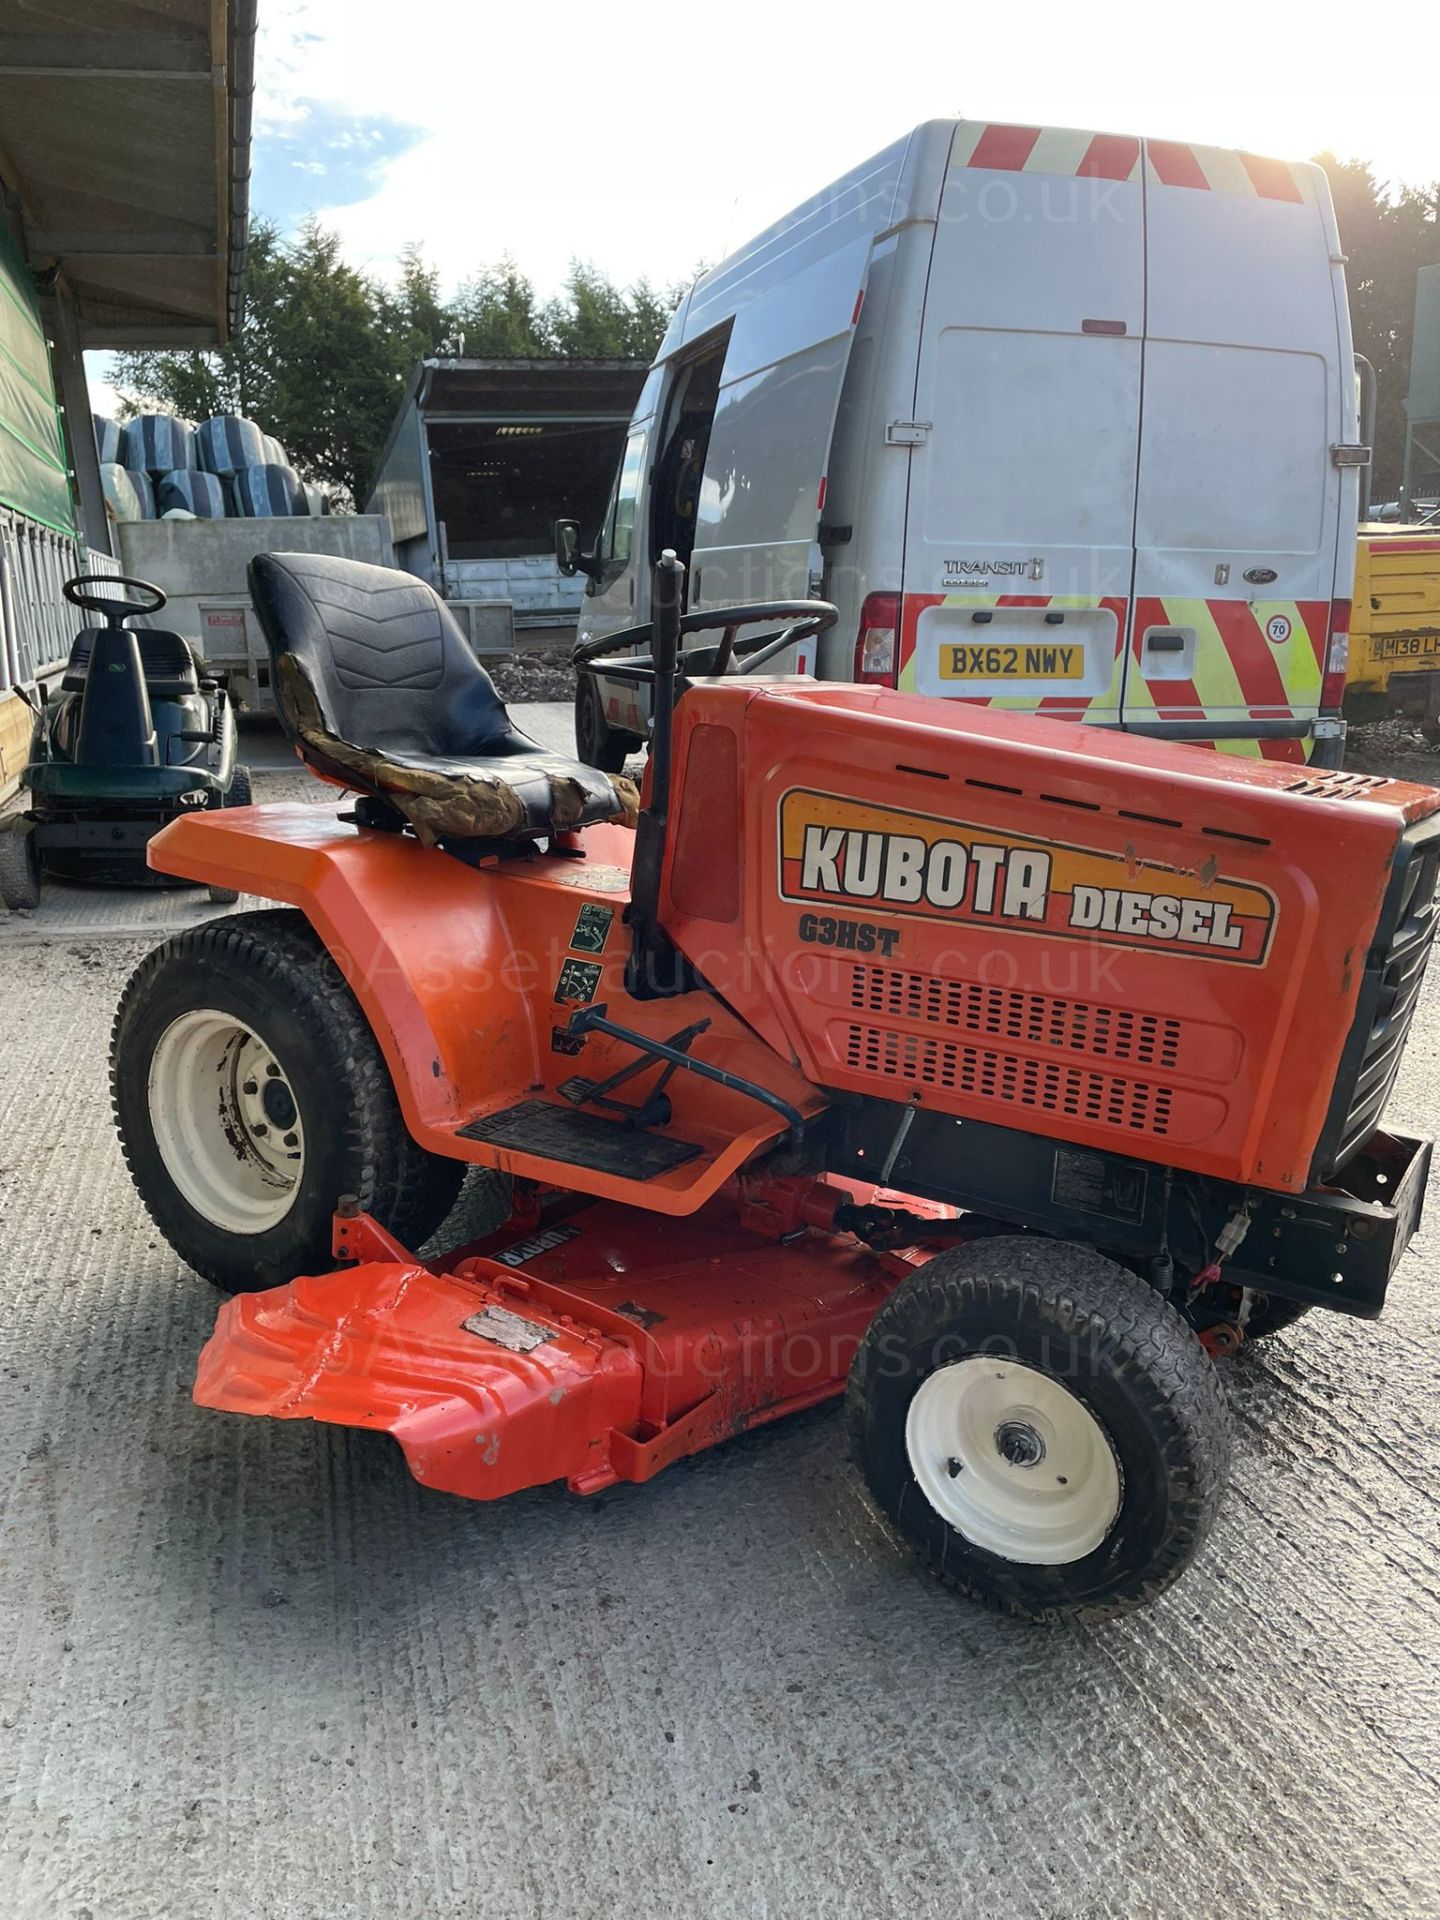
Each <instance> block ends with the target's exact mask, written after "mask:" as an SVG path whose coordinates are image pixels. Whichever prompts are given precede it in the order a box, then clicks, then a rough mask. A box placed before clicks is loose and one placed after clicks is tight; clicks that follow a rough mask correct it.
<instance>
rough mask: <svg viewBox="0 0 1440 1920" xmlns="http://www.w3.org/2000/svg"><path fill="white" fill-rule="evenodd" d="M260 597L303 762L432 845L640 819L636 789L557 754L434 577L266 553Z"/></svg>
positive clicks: (255, 565)
mask: <svg viewBox="0 0 1440 1920" xmlns="http://www.w3.org/2000/svg"><path fill="white" fill-rule="evenodd" d="M250 596H251V599H252V600H253V601H254V604H255V612H256V614H257V616H258V617H259V621H260V625H261V626H262V628H263V629H264V631H265V638H266V640H267V641H268V642H269V646H270V655H271V659H272V660H273V662H274V672H273V673H272V675H271V686H272V689H273V691H274V694H275V705H276V709H277V711H278V713H279V715H280V720H281V724H282V725H283V726H284V728H285V730H286V731H287V732H288V733H289V734H290V735H291V737H292V738H293V739H294V740H295V742H296V744H297V746H298V747H299V749H300V754H301V757H302V759H304V760H305V761H306V762H307V763H308V764H309V765H310V766H312V767H313V768H314V769H315V770H316V771H317V772H318V773H322V774H325V775H326V776H327V777H329V778H331V779H335V780H338V781H339V782H340V783H341V784H342V785H344V786H347V787H351V788H354V789H356V790H357V791H359V792H362V793H368V794H373V795H375V796H376V797H378V798H380V799H383V800H387V801H389V802H390V803H391V804H392V805H393V806H394V807H395V808H396V809H397V810H398V811H399V812H400V813H401V814H403V815H404V817H405V818H406V819H407V820H408V821H409V822H410V823H411V825H412V826H413V827H414V828H415V830H416V832H417V833H418V834H419V836H420V838H421V839H422V840H423V841H425V842H426V844H427V845H429V844H433V843H434V842H435V841H436V840H441V839H467V840H472V839H480V840H509V839H525V838H528V837H535V836H537V835H541V834H548V833H551V832H554V831H556V830H557V829H563V828H567V827H583V826H590V825H593V824H594V823H596V822H598V821H602V820H620V821H624V822H626V823H628V824H631V825H633V824H634V820H635V816H636V812H637V810H638V807H639V795H638V794H637V793H636V791H635V788H634V786H633V784H632V783H631V782H630V781H629V780H626V779H624V778H622V777H620V776H618V775H617V776H615V777H613V778H612V777H611V776H610V775H609V774H605V773H599V772H597V771H596V769H595V768H594V767H587V766H585V765H584V764H583V763H582V762H581V761H579V760H571V759H567V758H566V757H565V756H564V755H563V754H555V753H550V752H547V750H546V749H545V748H544V747H542V746H540V745H539V744H538V743H537V742H536V741H534V740H529V739H527V738H526V736H525V735H524V734H523V733H520V732H517V730H516V729H515V728H514V727H512V726H511V724H510V715H509V714H508V712H507V711H506V708H505V702H504V701H503V700H502V699H501V698H500V696H499V694H498V693H497V692H496V691H495V685H494V682H493V681H492V680H491V678H490V676H489V674H488V673H486V671H485V669H484V668H483V667H482V666H481V665H480V663H479V661H478V660H477V659H476V658H475V656H474V654H473V653H472V652H471V651H470V648H469V646H468V644H467V642H466V640H465V637H464V635H463V634H462V633H461V631H460V629H459V627H458V626H457V625H456V624H455V620H454V617H453V616H452V614H451V613H450V610H449V608H448V607H447V606H446V605H445V602H444V601H443V600H442V599H441V598H440V596H439V594H437V593H436V592H435V591H434V590H433V589H432V588H431V587H428V586H427V585H426V584H425V582H424V581H423V580H417V579H415V577H414V576H413V575H412V574H408V573H399V572H397V571H395V570H394V569H393V568H390V567H372V566H367V565H365V564H364V563H363V562H362V561H359V560H341V559H336V558H333V557H332V556H330V555H328V554H309V553H262V554H257V555H256V556H255V558H254V559H253V560H252V561H251V562H250Z"/></svg>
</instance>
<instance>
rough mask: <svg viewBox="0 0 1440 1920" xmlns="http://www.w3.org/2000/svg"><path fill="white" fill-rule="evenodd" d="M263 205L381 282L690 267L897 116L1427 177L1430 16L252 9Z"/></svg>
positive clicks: (854, 152) (677, 273) (747, 8)
mask: <svg viewBox="0 0 1440 1920" xmlns="http://www.w3.org/2000/svg"><path fill="white" fill-rule="evenodd" d="M260 18H261V44H260V52H259V89H260V90H259V94H258V97H257V101H256V128H255V160H256V168H255V183H254V191H253V198H254V204H255V206H256V208H257V210H258V211H260V212H269V213H271V214H273V215H278V216H279V217H280V218H281V219H283V220H284V221H286V222H287V223H288V222H290V221H292V220H294V219H295V218H297V217H298V216H299V215H301V214H303V213H304V212H306V211H313V212H315V213H317V214H319V216H320V217H321V219H322V220H324V221H325V222H326V223H327V224H329V225H331V226H334V227H336V228H338V229H339V231H340V233H341V234H342V236H343V238H344V241H345V244H346V248H347V251H348V253H349V254H350V256H351V257H352V258H353V259H354V260H355V261H356V262H357V263H360V262H364V263H368V264H370V265H372V266H374V267H375V268H377V269H379V270H382V271H383V270H385V269H387V268H388V267H389V266H391V265H392V263H393V261H394V259H395V257H396V255H397V254H398V252H399V250H400V248H401V247H402V246H403V245H404V244H405V242H406V241H407V240H418V241H419V242H420V243H421V244H422V245H423V247H424V249H425V252H426V254H427V256H428V257H429V258H430V259H432V260H433V261H434V262H435V263H436V264H437V265H438V267H439V268H440V271H441V275H442V278H443V280H444V281H445V282H446V283H447V286H448V284H450V283H452V282H454V281H455V280H458V279H460V278H461V277H463V276H464V274H465V273H467V272H468V271H470V270H471V269H472V268H473V267H475V266H476V265H478V264H480V263H483V262H486V261H492V260H494V259H496V258H497V257H498V256H499V255H501V254H502V253H505V252H507V251H508V252H509V253H511V254H513V256H514V257H515V259H516V260H517V262H518V263H519V264H520V266H521V267H522V268H523V269H524V270H525V271H526V272H528V273H529V274H530V275H531V277H532V278H533V279H534V280H535V281H536V282H537V284H538V285H539V287H540V288H541V291H542V292H550V291H553V290H554V289H555V288H556V286H558V284H559V282H560V281H561V279H562V278H563V276H564V272H565V268H566V264H567V262H568V260H569V259H570V257H571V256H572V255H574V254H580V255H583V256H586V257H588V258H590V259H592V260H593V261H594V262H595V263H596V264H597V265H599V266H602V267H604V268H605V269H606V270H607V271H609V272H610V273H611V275H612V276H613V277H615V278H616V279H619V280H622V281H623V280H629V279H632V278H634V277H635V276H637V275H639V274H642V273H643V274H649V275H650V276H651V278H652V279H655V280H657V281H661V282H665V281H669V280H675V279H681V278H688V276H689V274H690V272H691V270H692V268H693V267H694V265H695V263H696V261H697V260H700V259H702V258H703V259H707V260H712V261H713V260H715V259H718V258H720V257H721V256H723V254H724V253H725V252H727V251H728V250H729V249H730V248H732V247H734V246H736V245H738V244H739V243H740V242H741V241H743V240H744V239H746V238H747V237H748V236H749V235H750V234H751V233H753V232H754V231H756V230H757V229H758V228H759V227H762V226H764V225H766V224H767V223H768V222H769V221H770V220H772V219H774V218H775V217H776V216H777V215H779V214H781V213H783V212H785V211H786V210H787V208H789V207H790V206H792V205H794V204H795V203H796V202H798V201H800V200H802V199H804V198H805V197H807V196H808V195H809V194H810V193H812V192H814V191H815V190H816V189H817V188H819V187H821V186H823V185H824V184H825V183H826V182H827V181H828V180H831V179H833V178H834V177H835V176H836V175H837V174H840V173H842V172H844V171H846V170H847V169H848V168H849V167H851V166H853V165H854V164H855V163H856V162H857V161H859V160H862V159H864V158H865V156H866V155H867V154H870V153H873V152H875V151H876V150H878V149H879V148H880V147H883V146H885V145H887V144H888V143H889V142H890V141H891V140H892V139H894V138H895V137H897V136H898V135H899V134H901V133H903V132H905V131H906V130H907V129H908V128H909V127H911V126H913V125H915V124H916V123H917V122H918V121H920V120H924V119H928V118H930V117H932V116H935V115H947V114H955V113H963V114H964V115H966V116H967V117H971V118H977V119H993V120H1019V121H1023V122H1031V123H1033V122H1036V121H1040V122H1044V123H1050V124H1054V125H1059V126H1076V127H1090V128H1095V129H1100V130H1106V131H1112V132H1125V133H1156V134H1161V135H1168V136H1170V137H1174V138H1181V139H1193V140H1199V141H1205V142H1209V143H1212V144H1215V145H1220V146H1244V147H1248V148H1250V149H1251V150H1252V151H1255V152H1258V153H1264V154H1274V155H1277V156H1279V157H1281V158H1285V159H1298V158H1305V157H1308V156H1309V155H1311V154H1313V153H1315V152H1318V151H1320V150H1321V149H1323V148H1326V147H1330V148H1333V149H1334V150H1335V151H1336V152H1338V153H1339V155H1340V156H1341V157H1342V158H1351V157H1360V158H1365V159H1370V160H1372V161H1373V162H1374V164H1375V167H1376V170H1377V172H1378V173H1379V174H1380V176H1381V177H1382V178H1387V179H1390V180H1393V181H1396V182H1400V181H1410V182H1417V183H1423V182H1428V181H1431V180H1434V179H1437V178H1440V121H1437V119H1436V116H1435V112H1434V76H1435V72H1436V68H1437V56H1440V16H1436V15H1435V14H1434V12H1433V11H1432V10H1430V9H1428V8H1425V7H1420V8H1415V9H1410V10H1408V11H1407V12H1406V13H1405V15H1404V18H1403V23H1402V22H1401V20H1400V18H1399V17H1398V16H1394V15H1393V14H1392V15H1390V16H1387V17H1386V18H1387V21H1388V26H1382V23H1381V20H1380V16H1379V15H1376V16H1375V17H1374V19H1371V20H1369V23H1368V24H1365V23H1364V22H1362V21H1361V20H1360V18H1359V16H1356V15H1353V14H1351V15H1349V16H1348V18H1347V17H1346V16H1342V15H1341V13H1340V11H1339V9H1338V8H1337V7H1333V6H1325V5H1313V6H1310V7H1308V8H1307V7H1299V6H1296V5H1294V4H1293V3H1292V4H1282V3H1281V0H1249V3H1248V4H1236V0H1206V4H1203V5H1201V6H1197V7H1192V8H1183V9H1182V8H1179V7H1177V6H1175V5H1174V4H1173V0H1152V3H1151V4H1149V5H1144V6H1142V5H1138V4H1134V0H1110V3H1109V4H1107V3H1106V0H1092V4H1090V5H1088V6H1087V5H1083V4H1078V0H1067V3H1066V4H1064V5H1055V4H1052V3H1051V0H1029V4H1025V5H1021V6H1003V5H988V6H984V7H974V6H966V5H964V4H963V0H962V3H961V4H959V5H953V4H952V5H948V6H945V7H943V8H942V7H940V6H937V5H934V4H930V5H920V4H916V3H915V0H879V4H877V5H874V6H864V7H859V6H855V5H854V4H853V0H852V4H848V5H847V4H844V0H831V4H829V5H818V4H814V0H811V4H808V5H805V6H797V5H795V4H793V0H791V4H789V5H787V4H786V0H718V3H717V0H708V4H706V5H703V6H693V7H686V6H684V5H681V4H676V3H675V0H669V4H665V5H657V4H654V0H629V4H625V5H611V6H605V5H591V6H584V7H581V6H576V5H572V4H568V3H567V0H555V3H554V4H550V5H543V6H539V7H535V8H533V9H532V8H531V7H527V6H525V5H523V4H517V3H516V0H509V4H505V5H498V6H496V5H485V4H483V0H480V3H478V4H477V0H422V4H419V5H413V6H410V7H407V6H405V5H403V4H399V0H261V7H260Z"/></svg>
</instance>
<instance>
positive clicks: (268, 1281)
mask: <svg viewBox="0 0 1440 1920" xmlns="http://www.w3.org/2000/svg"><path fill="white" fill-rule="evenodd" d="M111 1091H112V1097H113V1100H114V1105H115V1119H116V1125H117V1127H118V1129H119V1133H120V1141H121V1146H122V1148H123V1150H124V1153H125V1158H126V1161H127V1162H128V1164H129V1167H130V1172H131V1176H132V1178H133V1179H134V1181H135V1185H136V1187H137V1189H138V1190H139V1194H140V1197H141V1199H142V1200H143V1201H144V1203H145V1206H146V1208H147V1210H148V1211H149V1213H150V1216H151V1218H152V1219H153V1220H154V1222H155V1224H156V1226H157V1227H159V1229H160V1231H161V1232H162V1233H163V1234H164V1235H165V1237H166V1239H167V1240H168V1241H169V1242H170V1244H171V1246H172V1247H174V1249H175V1251H176V1252H177V1253H178V1254H179V1255H180V1256H181V1258H182V1259H184V1260H186V1261H187V1262H188V1263H189V1264H190V1265H191V1266H192V1267H193V1268H194V1269H195V1271H196V1272H197V1273H200V1274H203V1275H204V1276H205V1278H206V1279H208V1280H212V1281H214V1283H215V1284H216V1286H218V1287H222V1288H224V1289H225V1291H226V1292H227V1293H249V1292H255V1291H258V1290H260V1289H263V1288H266V1287H273V1286H278V1285H280V1284H281V1283H282V1282H284V1281H286V1280H291V1279H293V1278H294V1277H295V1276H296V1275H297V1274H301V1273H322V1272H326V1271H328V1270H329V1269H330V1268H331V1267H332V1266H333V1265H334V1259H333V1256H332V1253H331V1218H332V1215H333V1213H334V1210H335V1205H336V1202H337V1201H338V1200H339V1198H340V1196H341V1195H342V1194H347V1193H353V1194H354V1195H355V1196H356V1197H357V1198H358V1200H359V1202H360V1205H361V1206H362V1207H363V1208H364V1209H365V1210H366V1211H367V1212H369V1213H372V1214H374V1215H375V1217H376V1219H378V1220H379V1221H381V1222H382V1224H383V1225H385V1226H386V1227H388V1228H389V1229H390V1231H391V1232H392V1233H393V1234H394V1235H395V1236H396V1238H397V1239H398V1240H400V1241H401V1242H402V1243H404V1244H405V1245H407V1246H413V1247H418V1246H419V1245H420V1244H421V1243H422V1242H423V1241H424V1240H426V1239H427V1238H428V1237H429V1235H430V1234H431V1233H432V1232H433V1231H434V1230H435V1228H436V1227H438V1226H439V1225H440V1223H441V1221H442V1220H443V1219H444V1217H445V1215H446V1214H447V1213H448V1212H449V1211H450V1208H451V1207H452V1206H453V1204H454V1201H455V1197H456V1195H457V1194H458V1193H459V1190H460V1183H461V1180H462V1179H463V1177H464V1172H465V1168H464V1164H463V1162H461V1161H458V1160H447V1159H442V1158H440V1157H438V1156H437V1155H434V1154H430V1153H427V1152H426V1151H425V1150H424V1149H423V1148H421V1147H419V1146H417V1145H416V1143H415V1141H414V1140H412V1139H411V1137H410V1134H409V1133H408V1131H407V1130H406V1127H405V1123H404V1120H403V1119H402V1117H401V1114H400V1108H399V1103H398V1101H397V1100H396V1098H395V1090H394V1087H393V1086H392V1084H391V1081H390V1074H389V1070H388V1069H387V1067H386V1065H385V1062H384V1059H383V1057H382V1056H381V1053H380V1049H379V1046H378V1045H377V1043H376V1040H375V1036H374V1034H373V1033H372V1032H371V1030H370V1026H369V1023H368V1022H367V1021H366V1019H365V1017H364V1015H363V1014H362V1013H361V1011H360V1008H359V1007H358V1005H357V1004H356V1002H355V1000H354V998H353V996H352V995H351V993H350V990H349V988H348V987H347V986H346V984H345V982H344V979H343V978H342V976H341V974H340V971H339V969H338V968H337V967H336V965H335V963H334V961H333V960H332V959H331V958H330V955H329V954H328V953H327V952H326V950H325V948H324V946H323V945H322V943H321V941H320V939H319V937H318V936H317V935H316V934H315V932H314V930H313V929H312V928H311V927H310V925H309V923H308V922H307V921H306V920H305V918H304V916H303V915H302V914H299V913H294V912H290V911H286V910H280V911H266V912H260V913H246V914H234V915H231V916H229V917H228V918H226V919H223V920H213V921H210V922H208V923H207V924H206V925H204V926H200V927H195V928H193V929H191V930H190V931H188V932H186V933H181V934H177V935H176V936H175V937H174V938H173V939H171V940H167V941H166V942H165V944H164V945H163V946H161V947H158V948H157V949H156V950H155V952H153V953H152V954H150V955H149V956H148V957H147V958H146V959H145V960H143V961H142V962H141V963H140V966H139V967H138V968H137V970H136V972H135V974H134V975H133V976H132V978H131V980H130V983H129V985H128V986H127V987H126V989H125V993H124V996H123V998H122V999H121V1002H120V1006H119V1010H118V1011H117V1013H116V1016H115V1026H114V1031H113V1034H112V1038H111Z"/></svg>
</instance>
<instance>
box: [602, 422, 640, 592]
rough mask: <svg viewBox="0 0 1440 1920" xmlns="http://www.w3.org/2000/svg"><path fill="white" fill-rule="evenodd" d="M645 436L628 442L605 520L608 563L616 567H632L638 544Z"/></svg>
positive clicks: (604, 549)
mask: <svg viewBox="0 0 1440 1920" xmlns="http://www.w3.org/2000/svg"><path fill="white" fill-rule="evenodd" d="M646 437H647V436H646V435H645V433H644V432H640V433H632V434H631V436H630V438H629V439H628V440H627V441H626V442H625V458H624V459H623V460H622V461H621V463H620V472H619V473H618V475H617V476H616V479H615V492H614V495H613V497H612V498H611V501H610V511H609V513H608V514H607V515H606V516H605V541H604V547H603V549H602V551H603V554H604V557H605V559H606V560H607V561H608V562H609V563H610V564H611V565H612V566H614V567H617V568H618V567H624V566H627V565H628V564H629V560H630V549H631V547H632V545H633V544H634V540H635V503H636V501H637V500H638V499H639V497H640V477H641V475H642V474H643V473H644V471H645V441H646Z"/></svg>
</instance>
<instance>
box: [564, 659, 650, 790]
mask: <svg viewBox="0 0 1440 1920" xmlns="http://www.w3.org/2000/svg"><path fill="white" fill-rule="evenodd" d="M644 744H645V741H644V737H643V735H641V734H638V733H626V732H625V731H624V730H623V729H622V728H620V727H612V726H611V725H610V722H609V721H608V720H607V719H606V718H605V711H604V708H603V707H602V705H601V701H600V687H599V683H598V682H597V680H596V678H595V676H594V674H593V673H582V674H580V675H579V677H578V679H577V682H576V686H575V752H576V756H577V757H578V758H579V759H581V760H583V761H584V763H585V765H586V766H587V767H598V768H599V770H600V772H601V773H623V772H624V771H625V762H626V761H627V760H628V759H629V758H630V756H631V754H632V753H638V752H639V751H640V749H641V747H643V746H644Z"/></svg>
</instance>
